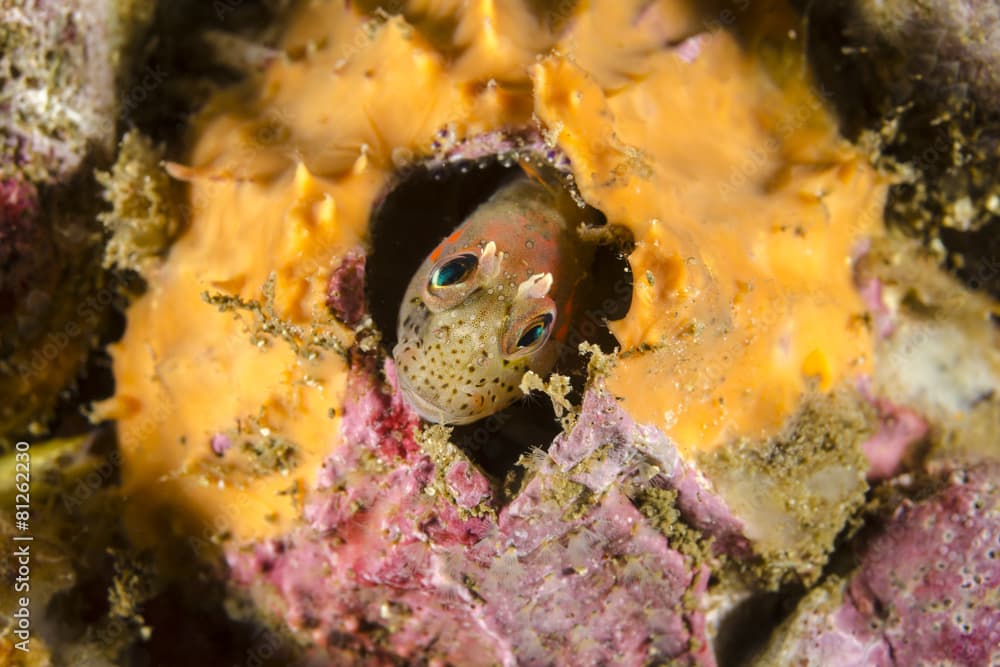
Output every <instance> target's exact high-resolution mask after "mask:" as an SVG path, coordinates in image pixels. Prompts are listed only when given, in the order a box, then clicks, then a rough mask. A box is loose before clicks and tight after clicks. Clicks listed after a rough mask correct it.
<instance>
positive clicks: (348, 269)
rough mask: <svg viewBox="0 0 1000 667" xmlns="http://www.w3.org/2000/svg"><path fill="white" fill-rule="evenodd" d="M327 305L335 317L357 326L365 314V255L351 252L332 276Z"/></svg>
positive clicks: (327, 290)
mask: <svg viewBox="0 0 1000 667" xmlns="http://www.w3.org/2000/svg"><path fill="white" fill-rule="evenodd" d="M326 294H327V297H326V305H327V307H328V308H329V309H330V311H331V312H332V313H333V315H334V317H336V318H337V319H338V320H340V321H341V322H343V323H344V324H346V325H348V326H351V327H353V326H357V325H358V324H359V323H360V322H361V318H362V317H363V316H364V314H365V254H364V252H362V251H351V252H348V253H347V254H346V255H344V257H343V259H342V260H341V262H340V264H339V265H338V266H337V267H336V268H335V269H334V270H333V272H332V273H331V274H330V282H329V283H328V285H327V289H326Z"/></svg>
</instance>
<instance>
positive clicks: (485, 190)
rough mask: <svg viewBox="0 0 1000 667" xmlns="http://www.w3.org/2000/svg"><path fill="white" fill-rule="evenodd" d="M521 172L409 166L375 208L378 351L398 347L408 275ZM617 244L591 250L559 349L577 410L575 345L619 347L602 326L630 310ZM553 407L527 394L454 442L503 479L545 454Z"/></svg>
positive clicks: (458, 430) (461, 430)
mask: <svg viewBox="0 0 1000 667" xmlns="http://www.w3.org/2000/svg"><path fill="white" fill-rule="evenodd" d="M521 173H522V172H521V170H520V168H519V167H518V166H516V165H512V166H505V165H504V164H502V163H501V162H500V161H499V160H498V159H496V158H494V157H489V158H483V159H479V160H470V161H464V162H456V163H451V164H448V165H447V166H444V167H438V168H437V169H435V170H433V171H432V170H431V169H429V168H427V167H426V166H421V165H418V166H414V167H411V168H410V170H409V171H407V172H405V173H403V174H401V175H400V177H399V178H398V180H397V182H396V184H395V185H394V186H393V187H392V188H391V189H390V190H389V191H388V192H387V193H386V194H385V195H384V197H383V198H382V199H381V200H380V201H379V202H378V204H377V205H376V207H375V211H374V213H373V215H372V219H371V223H370V229H371V239H372V250H371V253H370V254H369V256H368V260H367V262H366V266H365V284H366V289H367V294H366V296H367V299H368V307H369V311H370V312H371V314H372V318H373V320H374V321H375V324H376V326H378V328H379V330H380V331H381V332H382V335H383V343H384V348H385V350H386V351H387V353H388V352H391V350H392V348H393V347H394V346H395V344H396V327H397V323H398V315H399V306H400V303H401V302H402V300H403V294H404V293H405V292H406V288H407V286H408V284H409V281H410V278H411V277H412V276H413V273H414V272H415V271H416V270H417V269H418V268H419V267H420V265H421V263H422V262H423V261H424V258H425V257H426V256H427V255H428V253H430V251H431V250H433V249H434V247H435V246H437V244H438V243H439V242H440V241H441V239H443V238H444V237H446V236H447V235H448V234H449V233H451V232H452V231H453V230H454V229H455V228H456V227H457V226H458V225H459V224H460V223H461V222H462V221H463V220H464V219H465V218H466V217H468V215H469V214H471V213H472V212H473V211H474V210H475V209H476V208H477V207H478V206H479V205H480V204H481V203H483V202H485V201H486V200H487V199H488V198H489V197H490V195H491V194H493V192H495V191H496V190H497V189H498V188H499V187H500V186H501V185H503V184H504V183H506V182H507V181H508V180H510V179H512V178H515V177H516V176H518V175H520V174H521ZM590 212H591V214H592V216H593V221H594V224H595V225H604V224H607V220H606V218H605V217H604V215H603V214H601V213H600V212H599V211H597V210H596V209H590ZM626 252H627V249H626V248H622V247H621V244H616V245H602V246H600V247H598V248H597V251H596V253H595V258H594V263H593V265H592V266H591V270H590V272H589V274H588V275H587V276H585V277H584V281H583V282H582V283H581V285H580V287H579V289H578V291H577V295H578V296H577V298H578V299H581V298H582V302H580V303H578V304H577V305H576V306H575V307H574V309H573V313H574V318H573V320H572V323H571V325H570V332H569V334H568V336H567V339H566V341H565V342H564V343H562V345H561V348H560V354H559V361H558V362H557V364H556V367H555V371H556V372H559V373H562V374H564V375H568V376H569V377H570V378H571V380H572V384H573V392H572V393H571V395H570V399H571V400H573V401H574V402H576V403H578V402H579V401H580V399H581V396H582V390H583V386H584V382H585V381H586V372H587V358H586V357H583V356H581V355H580V354H579V353H578V351H577V348H578V346H579V344H580V343H581V342H589V343H594V344H597V345H598V346H599V347H600V348H601V350H602V351H604V352H611V351H612V350H614V348H615V347H616V345H617V343H616V341H615V339H614V337H613V336H612V335H611V333H610V332H609V331H608V329H607V327H606V326H605V322H606V321H607V320H615V319H620V318H621V317H623V316H624V315H625V313H626V312H627V311H628V308H629V305H630V303H631V295H632V275H631V273H630V272H629V267H628V262H627V261H626V259H625V254H626ZM559 431H560V425H559V423H558V420H557V419H556V418H555V416H554V414H553V410H552V405H551V402H550V401H549V399H548V397H546V396H544V395H541V394H532V395H531V396H529V397H527V398H526V399H524V400H522V401H518V402H517V403H515V404H514V405H512V406H510V407H509V408H507V409H505V410H502V411H500V412H498V413H496V414H494V415H491V416H489V417H486V418H484V419H481V420H479V421H477V422H475V423H472V424H468V425H464V426H457V427H455V429H454V431H453V433H452V438H451V439H452V442H454V443H455V444H456V445H458V446H459V447H461V448H462V449H463V450H465V451H466V452H467V453H468V455H469V456H470V457H471V458H472V460H473V461H475V462H476V463H477V464H478V465H480V466H481V467H482V468H483V469H484V470H485V471H486V472H487V473H489V474H491V475H493V476H494V477H495V478H496V479H498V480H503V479H504V478H505V477H507V475H508V473H512V472H514V474H515V476H516V474H517V471H515V470H514V469H515V463H516V461H517V459H518V457H520V455H521V454H523V453H524V452H525V451H527V450H528V449H529V448H531V447H543V448H544V447H547V446H548V444H549V443H550V442H551V441H552V439H553V438H554V437H555V436H556V435H557V434H558V433H559Z"/></svg>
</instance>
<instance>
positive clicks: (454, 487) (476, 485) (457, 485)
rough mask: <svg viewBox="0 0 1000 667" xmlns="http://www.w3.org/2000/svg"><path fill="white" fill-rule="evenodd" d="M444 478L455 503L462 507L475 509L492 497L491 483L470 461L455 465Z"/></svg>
mask: <svg viewBox="0 0 1000 667" xmlns="http://www.w3.org/2000/svg"><path fill="white" fill-rule="evenodd" d="M444 478H445V480H446V481H447V482H448V488H449V489H450V490H451V493H452V495H453V496H454V498H455V502H456V503H458V504H459V505H461V506H462V507H465V508H472V507H475V506H476V505H478V504H479V503H481V502H484V501H485V500H487V499H488V498H489V497H490V495H491V490H490V483H489V482H488V481H486V478H485V477H483V476H482V475H481V474H479V473H478V472H477V471H476V470H474V469H473V467H472V466H471V465H470V464H469V462H468V461H456V462H455V463H453V464H452V465H451V467H450V468H448V472H446V473H445V476H444Z"/></svg>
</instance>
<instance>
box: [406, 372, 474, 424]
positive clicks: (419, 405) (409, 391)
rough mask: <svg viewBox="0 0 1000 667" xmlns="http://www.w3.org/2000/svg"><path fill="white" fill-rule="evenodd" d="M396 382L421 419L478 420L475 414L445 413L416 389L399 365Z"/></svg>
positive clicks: (455, 422)
mask: <svg viewBox="0 0 1000 667" xmlns="http://www.w3.org/2000/svg"><path fill="white" fill-rule="evenodd" d="M396 382H397V383H398V384H399V391H400V392H401V393H402V394H403V399H404V400H405V401H406V403H407V405H409V406H410V407H411V408H412V409H413V411H414V412H416V413H417V414H418V415H420V417H421V419H424V420H425V421H429V422H433V423H435V424H454V425H461V424H468V423H470V422H473V421H475V420H476V417H475V416H474V415H469V416H466V417H460V416H459V417H455V416H454V415H452V416H451V417H454V418H449V415H447V414H446V413H445V411H444V410H442V409H441V408H440V407H439V406H437V405H434V404H433V403H431V402H430V401H429V400H427V399H426V398H424V397H423V396H422V395H421V394H420V393H419V392H417V391H416V390H414V388H413V384H412V383H411V382H410V379H409V378H408V377H406V373H404V372H403V370H402V369H400V368H399V367H397V368H396Z"/></svg>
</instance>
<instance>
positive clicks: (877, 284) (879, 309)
mask: <svg viewBox="0 0 1000 667" xmlns="http://www.w3.org/2000/svg"><path fill="white" fill-rule="evenodd" d="M858 294H860V295H861V299H862V300H863V301H864V303H865V305H866V306H867V307H868V312H869V313H870V314H871V317H872V322H873V324H874V327H875V333H876V335H878V337H879V338H888V337H889V336H891V335H892V332H893V331H895V330H896V324H895V322H894V321H893V317H894V316H893V313H892V310H891V309H890V308H889V305H888V304H887V303H886V302H885V298H884V295H883V294H882V281H881V280H879V279H878V278H867V279H866V280H864V281H863V282H861V283H860V284H859V285H858Z"/></svg>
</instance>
